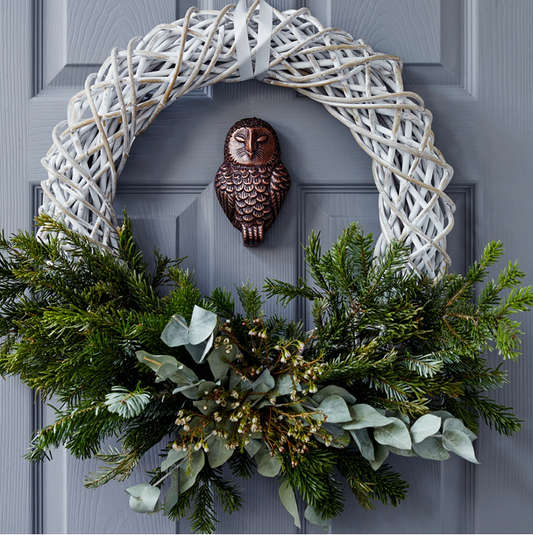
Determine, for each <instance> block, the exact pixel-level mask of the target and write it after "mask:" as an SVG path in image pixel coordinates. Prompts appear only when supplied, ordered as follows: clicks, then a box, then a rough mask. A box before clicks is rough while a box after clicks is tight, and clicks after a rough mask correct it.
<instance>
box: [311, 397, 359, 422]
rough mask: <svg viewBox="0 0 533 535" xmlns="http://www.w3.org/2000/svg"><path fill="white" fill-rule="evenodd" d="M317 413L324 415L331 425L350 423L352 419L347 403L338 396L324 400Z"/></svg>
mask: <svg viewBox="0 0 533 535" xmlns="http://www.w3.org/2000/svg"><path fill="white" fill-rule="evenodd" d="M317 411H318V412H321V413H323V414H324V415H325V416H326V418H327V422H328V423H330V424H337V423H343V422H348V421H350V420H351V419H352V417H351V415H350V411H349V410H348V405H346V401H344V399H343V398H341V397H340V396H338V395H336V394H334V395H332V396H328V397H327V398H325V399H323V400H322V402H321V403H320V405H319V406H318V407H317Z"/></svg>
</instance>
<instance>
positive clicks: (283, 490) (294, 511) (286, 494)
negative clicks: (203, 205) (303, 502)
mask: <svg viewBox="0 0 533 535" xmlns="http://www.w3.org/2000/svg"><path fill="white" fill-rule="evenodd" d="M279 497H280V500H281V503H282V504H283V506H284V507H285V509H287V511H289V513H290V514H291V515H292V517H293V518H294V525H295V526H296V527H298V528H301V527H302V524H301V522H300V514H299V513H298V505H297V503H296V496H294V490H293V489H292V487H291V486H290V484H289V482H288V481H284V482H283V483H282V484H281V485H280V486H279Z"/></svg>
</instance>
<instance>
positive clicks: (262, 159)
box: [215, 118, 291, 246]
mask: <svg viewBox="0 0 533 535" xmlns="http://www.w3.org/2000/svg"><path fill="white" fill-rule="evenodd" d="M290 184H291V178H290V175H289V172H288V171H287V169H286V168H285V166H284V165H283V163H282V162H281V151H280V147H279V141H278V137H277V135H276V132H275V131H274V129H273V128H272V127H271V126H270V125H269V124H268V123H266V122H265V121H262V120H261V119H256V118H252V119H243V120H241V121H239V122H237V123H235V124H234V125H233V127H232V128H231V129H230V131H229V132H228V135H227V136H226V143H225V146H224V163H223V164H222V165H221V166H220V168H219V170H218V172H217V174H216V177H215V191H216V194H217V197H218V200H219V202H220V205H221V206H222V209H223V210H224V213H225V214H226V216H227V217H228V219H229V220H230V221H231V223H232V224H233V226H234V227H235V228H237V229H238V230H240V231H241V233H242V237H243V243H244V245H245V246H257V245H261V243H262V242H263V239H264V235H265V233H266V232H267V231H268V230H269V229H270V228H271V227H272V225H273V224H274V220H275V219H276V217H277V215H278V214H279V211H280V209H281V206H282V204H283V201H284V200H285V197H286V196H287V193H288V191H289V188H290Z"/></svg>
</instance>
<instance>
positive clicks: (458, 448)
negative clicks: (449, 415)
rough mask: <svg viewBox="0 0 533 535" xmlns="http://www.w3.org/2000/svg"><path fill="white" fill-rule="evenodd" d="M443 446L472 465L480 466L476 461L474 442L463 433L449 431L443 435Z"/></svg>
mask: <svg viewBox="0 0 533 535" xmlns="http://www.w3.org/2000/svg"><path fill="white" fill-rule="evenodd" d="M442 445H443V446H444V447H445V448H446V449H447V450H448V451H451V452H453V453H455V454H456V455H459V457H462V458H463V459H466V460H467V461H470V462H471V463H475V464H480V462H479V461H478V460H477V459H476V454H475V452H474V446H472V441H471V440H470V438H469V437H468V435H466V434H465V433H463V432H462V431H458V430H457V429H448V430H446V431H444V432H443V433H442Z"/></svg>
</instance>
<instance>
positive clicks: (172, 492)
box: [163, 469, 180, 516]
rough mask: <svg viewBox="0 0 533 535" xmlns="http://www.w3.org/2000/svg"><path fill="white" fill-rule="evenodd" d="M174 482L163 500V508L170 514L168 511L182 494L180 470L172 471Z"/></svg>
mask: <svg viewBox="0 0 533 535" xmlns="http://www.w3.org/2000/svg"><path fill="white" fill-rule="evenodd" d="M170 478H171V480H172V482H171V484H170V487H169V489H168V490H167V493H166V495H165V500H164V502H163V509H164V510H165V513H166V514H167V516H168V513H169V512H170V510H171V509H172V508H173V507H174V506H175V505H176V504H177V503H178V498H179V495H180V491H179V481H180V478H179V470H177V469H176V470H174V471H173V472H172V475H171V476H170Z"/></svg>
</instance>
